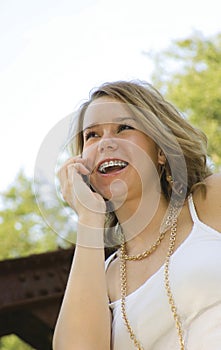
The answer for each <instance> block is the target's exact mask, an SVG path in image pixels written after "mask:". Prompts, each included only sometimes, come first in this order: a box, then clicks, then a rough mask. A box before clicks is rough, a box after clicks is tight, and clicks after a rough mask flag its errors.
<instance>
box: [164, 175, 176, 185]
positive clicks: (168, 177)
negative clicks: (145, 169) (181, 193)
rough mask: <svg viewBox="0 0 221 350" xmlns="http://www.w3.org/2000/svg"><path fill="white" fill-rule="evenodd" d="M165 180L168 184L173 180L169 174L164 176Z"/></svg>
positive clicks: (171, 183)
mask: <svg viewBox="0 0 221 350" xmlns="http://www.w3.org/2000/svg"><path fill="white" fill-rule="evenodd" d="M166 179H167V182H169V184H170V185H173V183H174V181H173V178H172V176H171V175H167V176H166Z"/></svg>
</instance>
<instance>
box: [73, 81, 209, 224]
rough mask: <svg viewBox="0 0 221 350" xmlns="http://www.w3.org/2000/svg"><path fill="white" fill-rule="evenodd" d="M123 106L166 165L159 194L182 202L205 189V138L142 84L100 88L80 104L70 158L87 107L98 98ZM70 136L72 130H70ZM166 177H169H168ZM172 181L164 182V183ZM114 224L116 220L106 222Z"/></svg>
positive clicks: (79, 137) (76, 149)
mask: <svg viewBox="0 0 221 350" xmlns="http://www.w3.org/2000/svg"><path fill="white" fill-rule="evenodd" d="M104 96H105V97H110V98H112V99H115V100H116V101H119V102H122V103H125V104H126V105H127V107H128V108H129V109H130V110H131V112H132V113H133V115H134V116H135V118H137V119H138V120H139V122H140V123H141V124H142V129H143V130H144V132H146V133H147V135H148V136H149V137H151V138H152V139H153V140H154V141H155V142H156V144H157V145H158V146H159V147H160V149H162V151H163V152H164V154H165V156H166V163H165V165H164V166H163V167H162V168H161V170H160V181H161V188H162V192H163V193H164V195H165V198H166V199H167V200H168V201H169V200H170V199H171V195H172V192H173V191H175V193H176V194H177V195H178V196H179V195H181V194H182V195H183V193H184V192H185V198H186V197H188V195H189V194H190V193H191V192H193V190H194V189H195V188H196V187H199V188H201V189H205V185H204V183H203V181H204V179H205V178H206V177H207V176H209V175H210V174H211V170H210V169H209V167H208V165H207V138H206V136H205V134H204V133H203V132H202V131H200V130H198V129H197V128H195V127H193V126H192V125H190V124H189V122H188V121H187V120H186V118H185V117H184V116H183V115H182V114H181V113H180V112H178V110H177V109H176V108H175V107H174V106H173V105H172V104H171V103H169V102H168V101H166V100H165V99H164V98H163V96H162V95H161V94H160V93H159V92H158V91H157V90H156V89H155V88H154V87H153V86H152V85H151V84H148V83H146V82H142V81H130V82H128V81H117V82H110V83H105V84H103V85H101V86H100V87H98V88H96V89H94V90H92V91H91V93H90V97H89V100H88V101H86V102H85V103H83V104H82V106H81V107H80V111H79V114H78V118H77V124H76V125H75V130H74V135H75V137H74V141H73V142H72V143H71V146H72V154H73V153H74V154H80V153H82V150H83V132H82V130H83V120H84V114H85V111H86V109H87V107H88V106H89V105H90V103H91V102H92V101H95V100H96V99H98V98H100V97H104ZM72 135H73V129H72ZM169 176H170V177H169ZM169 178H170V179H172V181H168V179H169ZM109 221H112V222H115V223H116V220H109Z"/></svg>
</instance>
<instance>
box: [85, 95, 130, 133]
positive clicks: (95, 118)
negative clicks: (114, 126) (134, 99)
mask: <svg viewBox="0 0 221 350" xmlns="http://www.w3.org/2000/svg"><path fill="white" fill-rule="evenodd" d="M126 119H134V116H133V115H132V112H131V111H130V109H129V107H128V105H127V104H126V103H123V102H120V101H117V100H114V99H111V98H109V97H100V98H98V99H96V100H95V101H93V102H91V103H90V105H89V106H88V108H87V110H86V112H85V114H84V121H83V129H85V128H88V127H90V126H93V125H98V124H106V123H121V122H122V121H123V120H126Z"/></svg>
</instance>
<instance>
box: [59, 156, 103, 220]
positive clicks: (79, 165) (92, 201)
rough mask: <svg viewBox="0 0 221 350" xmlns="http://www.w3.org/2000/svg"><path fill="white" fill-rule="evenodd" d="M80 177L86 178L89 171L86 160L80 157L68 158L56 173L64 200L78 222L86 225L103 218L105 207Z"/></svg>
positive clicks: (101, 198) (100, 197)
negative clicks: (74, 213)
mask: <svg viewBox="0 0 221 350" xmlns="http://www.w3.org/2000/svg"><path fill="white" fill-rule="evenodd" d="M82 175H83V176H85V177H87V176H89V175H90V171H89V170H88V168H87V167H86V159H82V158H81V157H80V156H77V157H73V158H70V159H69V160H68V161H66V162H65V164H64V165H63V166H62V167H61V169H60V170H59V172H58V177H59V180H60V184H61V192H62V195H63V198H64V200H65V201H66V202H67V203H68V204H69V206H70V207H71V208H72V209H74V210H75V211H76V213H77V214H78V217H79V221H80V222H82V223H85V224H88V223H89V222H90V220H92V221H93V220H94V219H96V218H97V216H104V214H105V212H106V205H105V201H104V199H103V197H102V196H101V195H100V194H98V193H96V192H93V191H92V190H91V189H90V187H89V186H88V185H87V184H86V182H85V181H84V180H83V177H82Z"/></svg>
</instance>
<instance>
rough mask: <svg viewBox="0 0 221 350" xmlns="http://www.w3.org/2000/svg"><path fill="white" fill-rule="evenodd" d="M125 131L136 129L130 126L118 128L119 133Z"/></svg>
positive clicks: (123, 125)
mask: <svg viewBox="0 0 221 350" xmlns="http://www.w3.org/2000/svg"><path fill="white" fill-rule="evenodd" d="M124 130H134V127H133V126H131V125H128V124H121V125H119V126H118V129H117V131H118V132H121V131H124Z"/></svg>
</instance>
